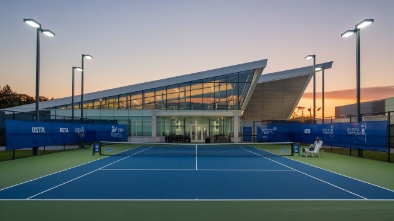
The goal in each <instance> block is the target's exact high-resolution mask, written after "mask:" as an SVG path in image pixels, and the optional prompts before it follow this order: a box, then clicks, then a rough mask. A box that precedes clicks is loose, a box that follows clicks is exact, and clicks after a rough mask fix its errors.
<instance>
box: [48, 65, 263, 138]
mask: <svg viewBox="0 0 394 221" xmlns="http://www.w3.org/2000/svg"><path fill="white" fill-rule="evenodd" d="M258 73H260V72H259V71H258V70H248V71H243V72H236V73H230V74H225V75H220V76H215V77H209V78H202V79H200V80H193V81H187V82H183V83H177V84H171V85H167V86H162V87H156V88H146V89H144V90H141V91H135V92H130V93H124V94H119V95H116V96H108V97H102V98H99V99H94V100H90V101H89V100H88V101H85V102H84V103H83V105H84V109H85V110H88V109H100V110H105V109H124V110H134V111H133V112H132V115H128V116H122V117H121V116H117V115H116V114H115V113H113V114H114V115H113V116H112V117H110V116H105V115H101V114H100V115H99V116H97V117H99V118H100V119H114V120H121V122H122V123H125V124H127V125H128V136H130V137H152V136H156V137H163V136H165V137H178V138H179V137H183V138H185V139H186V138H187V139H190V141H192V142H204V139H207V138H209V139H210V140H211V142H230V140H231V137H234V117H231V116H227V117H222V116H220V117H218V116H217V115H218V114H215V115H216V117H214V116H198V114H197V116H193V117H188V116H179V117H173V116H165V115H164V116H163V115H161V116H158V117H157V118H156V128H153V129H156V130H152V125H153V123H152V115H151V114H152V113H150V114H149V113H148V112H150V110H160V111H173V110H174V111H176V110H191V111H193V110H210V111H213V110H241V109H242V107H243V105H244V103H245V100H246V96H247V94H248V92H249V90H250V87H251V85H252V84H253V83H254V81H255V80H256V79H257V75H258ZM80 107H81V103H80V102H76V103H74V109H80ZM71 108H72V106H71V104H68V105H63V106H58V107H55V109H71ZM148 115H150V116H148ZM171 115H173V114H171ZM85 116H86V115H85ZM92 117H93V116H89V118H92ZM93 118H94V117H93ZM152 133H156V134H152Z"/></svg>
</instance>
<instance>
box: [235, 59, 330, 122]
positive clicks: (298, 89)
mask: <svg viewBox="0 0 394 221" xmlns="http://www.w3.org/2000/svg"><path fill="white" fill-rule="evenodd" d="M332 64H333V62H332V61H331V62H326V63H321V64H317V65H316V67H322V66H324V69H330V68H331V67H332ZM316 74H319V72H316ZM312 77H313V67H312V66H307V67H302V68H297V69H291V70H286V71H280V72H275V73H269V74H263V75H261V77H260V79H259V81H258V84H257V86H256V88H255V89H254V91H253V94H252V96H251V98H250V100H249V104H248V106H247V107H246V109H245V112H244V114H243V117H242V118H243V119H245V120H252V121H262V120H288V119H290V117H291V114H292V113H293V112H294V110H295V108H296V106H297V104H298V102H299V101H300V99H301V97H302V95H303V94H304V91H305V89H306V87H307V86H308V84H309V82H310V80H311V79H312Z"/></svg>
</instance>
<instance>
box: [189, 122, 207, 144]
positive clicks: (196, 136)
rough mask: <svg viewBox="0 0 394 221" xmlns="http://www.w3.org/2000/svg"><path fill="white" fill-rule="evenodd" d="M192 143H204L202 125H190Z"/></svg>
mask: <svg viewBox="0 0 394 221" xmlns="http://www.w3.org/2000/svg"><path fill="white" fill-rule="evenodd" d="M190 137H191V138H190V139H191V142H203V141H204V134H203V130H202V126H201V125H196V124H190Z"/></svg>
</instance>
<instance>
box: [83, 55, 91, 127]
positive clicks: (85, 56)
mask: <svg viewBox="0 0 394 221" xmlns="http://www.w3.org/2000/svg"><path fill="white" fill-rule="evenodd" d="M84 58H86V59H88V60H91V59H93V57H92V56H90V55H87V54H82V66H81V67H82V73H81V74H82V75H81V121H83V85H84V83H83V82H84V81H83V79H84V77H83V72H84V70H85V69H84V66H83V59H84Z"/></svg>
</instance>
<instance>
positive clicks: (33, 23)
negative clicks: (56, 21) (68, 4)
mask: <svg viewBox="0 0 394 221" xmlns="http://www.w3.org/2000/svg"><path fill="white" fill-rule="evenodd" d="M23 22H25V23H26V24H28V25H30V26H31V27H33V28H36V29H37V49H36V121H40V111H39V102H40V32H42V33H43V34H45V35H46V36H49V37H55V33H53V32H52V31H50V30H48V29H42V28H41V24H40V23H38V22H36V21H35V20H34V19H31V18H25V19H23Z"/></svg>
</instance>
